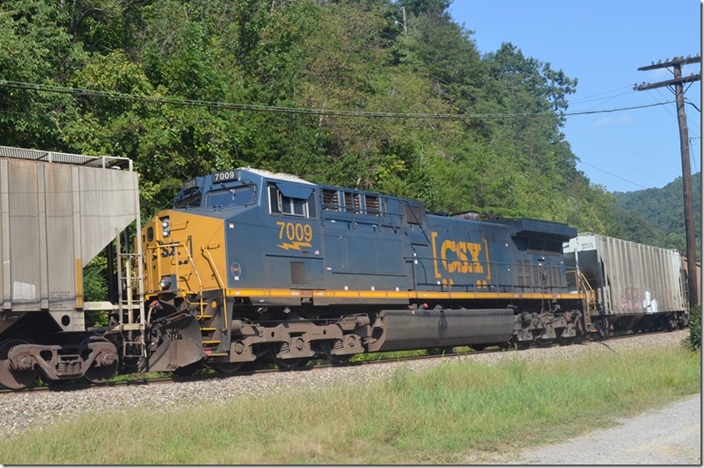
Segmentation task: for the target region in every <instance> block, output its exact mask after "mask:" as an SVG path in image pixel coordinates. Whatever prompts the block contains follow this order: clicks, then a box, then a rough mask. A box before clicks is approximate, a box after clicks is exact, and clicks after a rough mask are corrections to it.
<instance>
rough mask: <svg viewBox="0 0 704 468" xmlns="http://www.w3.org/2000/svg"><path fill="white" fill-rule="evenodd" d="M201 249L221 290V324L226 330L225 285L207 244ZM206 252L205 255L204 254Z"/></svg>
mask: <svg viewBox="0 0 704 468" xmlns="http://www.w3.org/2000/svg"><path fill="white" fill-rule="evenodd" d="M201 251H202V252H203V256H204V257H205V258H206V260H208V263H209V264H210V268H211V269H212V270H213V272H214V273H215V280H216V281H217V282H218V286H220V291H222V300H223V302H222V313H223V325H224V327H225V328H224V330H225V331H227V330H228V328H229V326H228V323H227V322H228V320H227V300H226V289H227V287H226V286H227V285H226V284H224V283H223V281H222V278H220V272H219V271H218V269H217V267H216V266H215V261H214V260H213V256H212V255H210V249H209V247H208V246H204V247H201ZM206 254H207V256H206ZM202 302H203V298H202V296H201V303H202Z"/></svg>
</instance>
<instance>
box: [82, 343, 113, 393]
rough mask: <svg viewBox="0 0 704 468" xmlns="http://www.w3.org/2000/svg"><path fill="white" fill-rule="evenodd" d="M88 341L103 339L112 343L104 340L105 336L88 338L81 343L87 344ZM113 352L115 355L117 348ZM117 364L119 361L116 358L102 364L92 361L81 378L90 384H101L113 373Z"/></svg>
mask: <svg viewBox="0 0 704 468" xmlns="http://www.w3.org/2000/svg"><path fill="white" fill-rule="evenodd" d="M89 341H105V342H107V343H110V344H112V342H110V341H108V340H106V339H105V338H97V337H91V338H88V339H87V340H85V341H84V342H83V344H85V345H87V344H88V342H89ZM113 346H114V345H113ZM115 354H116V355H117V350H116V351H115ZM119 365H120V361H119V360H118V359H115V360H113V361H112V362H111V363H110V364H103V365H100V366H99V365H97V364H96V363H95V361H93V363H92V364H91V365H90V367H89V368H88V370H86V373H85V374H83V378H84V379H85V380H87V381H88V382H90V383H92V384H103V383H105V382H107V381H108V380H109V379H110V377H112V376H113V375H115V373H116V372H117V368H118V367H119Z"/></svg>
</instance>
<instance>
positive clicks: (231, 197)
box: [205, 185, 256, 208]
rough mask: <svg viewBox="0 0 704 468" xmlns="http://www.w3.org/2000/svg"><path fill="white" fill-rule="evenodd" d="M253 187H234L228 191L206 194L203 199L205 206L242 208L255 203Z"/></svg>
mask: <svg viewBox="0 0 704 468" xmlns="http://www.w3.org/2000/svg"><path fill="white" fill-rule="evenodd" d="M254 188H255V186H253V185H245V186H242V187H234V188H229V189H222V190H215V191H212V192H208V194H207V195H206V198H205V206H206V207H207V208H212V207H215V206H219V207H222V208H224V207H229V206H243V205H249V204H251V203H254V201H255V195H256V193H255V190H254Z"/></svg>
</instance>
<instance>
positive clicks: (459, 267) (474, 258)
mask: <svg viewBox="0 0 704 468" xmlns="http://www.w3.org/2000/svg"><path fill="white" fill-rule="evenodd" d="M437 237H438V233H437V232H433V233H432V241H433V258H434V266H435V277H436V278H442V273H441V272H440V265H442V267H443V268H444V269H445V271H446V272H448V273H484V266H483V265H482V264H481V263H480V258H479V256H480V253H481V251H482V244H479V243H475V242H465V241H455V240H451V239H446V240H444V241H443V242H442V243H441V244H440V245H439V249H438V240H437ZM438 260H439V262H438Z"/></svg>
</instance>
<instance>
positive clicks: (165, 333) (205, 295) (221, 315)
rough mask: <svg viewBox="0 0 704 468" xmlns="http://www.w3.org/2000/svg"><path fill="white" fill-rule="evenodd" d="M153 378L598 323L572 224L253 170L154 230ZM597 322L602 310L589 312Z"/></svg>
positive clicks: (185, 200) (567, 330) (199, 196)
mask: <svg viewBox="0 0 704 468" xmlns="http://www.w3.org/2000/svg"><path fill="white" fill-rule="evenodd" d="M142 233H143V234H142V245H143V259H144V260H143V261H144V265H143V266H144V272H145V277H146V281H145V289H146V295H147V304H148V307H149V313H148V316H149V318H150V321H151V322H152V323H155V324H156V323H160V324H162V325H163V326H162V327H160V328H159V327H154V328H153V330H154V332H153V333H152V336H151V344H150V349H149V351H150V355H151V356H152V357H151V358H150V367H151V368H153V369H160V370H178V369H181V370H188V369H193V368H195V367H196V366H199V365H201V364H204V363H208V364H212V365H213V366H215V367H216V368H217V369H219V370H221V371H223V372H233V371H236V370H240V369H242V368H243V366H244V367H249V368H252V367H256V366H258V365H259V364H261V363H266V362H273V363H276V364H277V365H279V366H281V367H296V366H300V365H302V364H303V363H305V362H307V360H309V359H311V358H314V357H315V358H325V359H328V360H330V361H332V362H344V361H346V360H348V359H349V357H351V356H352V355H354V354H357V353H363V352H377V351H388V350H401V349H419V348H427V347H449V346H456V345H471V346H473V347H474V348H481V347H484V346H486V345H502V346H503V345H508V344H509V343H526V342H530V341H533V340H550V339H560V340H563V339H565V340H568V339H573V338H577V337H579V336H580V335H581V334H582V333H583V332H584V330H585V327H588V326H589V323H588V319H589V317H588V315H589V314H588V313H585V309H586V308H587V306H588V301H587V300H586V299H587V297H586V296H585V294H583V293H582V292H581V291H579V290H578V289H579V288H578V287H575V285H579V284H580V282H579V281H578V279H577V278H571V277H569V275H573V274H574V272H570V271H567V269H566V266H565V265H564V263H563V260H564V257H563V253H562V248H563V243H564V242H567V241H568V240H569V239H570V238H572V237H575V236H576V234H577V232H576V230H575V229H573V228H571V227H568V226H567V225H564V224H559V223H552V222H546V221H537V220H531V219H496V220H492V221H479V220H478V219H476V216H472V214H471V213H468V214H464V215H458V216H452V217H450V216H443V215H435V214H430V213H427V212H426V210H425V205H424V204H423V202H420V201H416V200H409V199H403V198H398V197H392V196H385V195H381V194H379V193H373V192H368V191H362V190H353V189H345V188H340V187H333V186H327V185H316V184H312V183H310V182H307V181H305V180H302V179H300V178H298V177H295V176H290V175H285V174H275V173H271V172H267V171H262V170H256V169H250V168H241V169H236V170H231V171H224V172H218V173H215V174H211V175H207V176H204V177H197V178H195V179H193V180H191V181H188V182H186V183H185V184H184V186H183V188H182V189H181V190H180V192H179V193H178V195H177V196H176V198H175V199H174V203H173V207H172V208H171V209H169V210H164V211H162V212H160V213H158V214H157V215H156V216H155V217H154V218H153V219H152V220H151V221H150V222H149V223H147V224H146V226H145V227H144V229H143V230H142ZM587 312H588V311H587Z"/></svg>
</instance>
